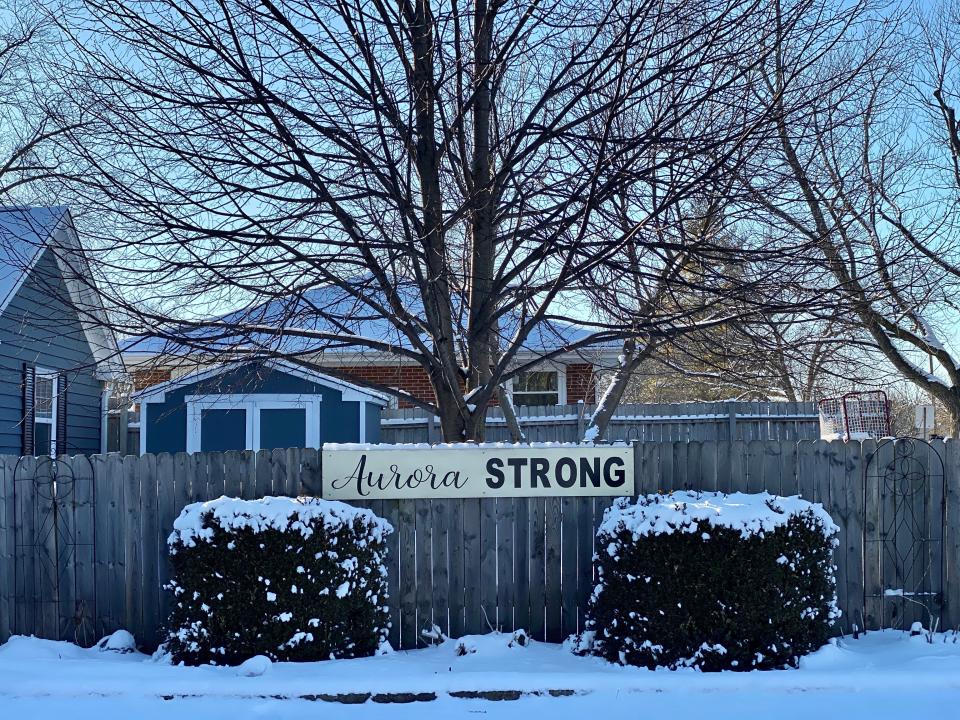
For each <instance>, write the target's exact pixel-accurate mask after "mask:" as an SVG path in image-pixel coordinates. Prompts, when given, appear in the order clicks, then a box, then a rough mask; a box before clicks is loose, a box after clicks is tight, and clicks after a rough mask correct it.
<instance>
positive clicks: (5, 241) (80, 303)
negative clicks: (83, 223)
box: [0, 206, 123, 379]
mask: <svg viewBox="0 0 960 720" xmlns="http://www.w3.org/2000/svg"><path fill="white" fill-rule="evenodd" d="M49 248H54V249H55V253H54V258H55V260H56V262H57V265H58V267H59V268H60V270H61V272H62V274H63V280H64V283H65V285H66V287H67V292H68V293H69V295H70V299H71V302H72V303H73V305H74V307H75V308H76V309H77V311H78V316H79V320H80V324H81V326H82V327H83V332H84V335H85V336H86V339H87V343H88V344H89V346H90V349H91V352H92V353H93V357H94V360H95V361H96V365H97V376H98V377H100V378H101V379H113V378H118V377H120V376H122V374H123V363H122V361H121V359H120V350H119V348H118V347H117V341H116V336H115V335H114V334H113V332H112V331H111V330H110V329H109V325H108V323H107V317H106V313H105V311H104V309H103V305H102V303H101V300H100V296H99V294H98V293H97V292H96V290H95V289H94V286H93V280H92V278H90V277H89V266H88V264H87V262H86V258H85V257H84V256H83V253H82V252H80V251H81V245H80V240H79V238H78V236H77V231H76V228H75V227H74V225H73V219H72V218H71V217H70V210H69V208H66V207H63V206H53V207H27V206H12V207H10V206H8V207H0V314H2V313H3V312H4V311H6V309H7V307H8V306H9V304H10V301H11V300H13V298H14V296H16V294H17V291H18V290H20V288H21V286H22V285H23V283H24V282H25V281H26V279H27V278H28V277H29V276H30V272H31V271H32V270H33V268H34V267H35V266H36V264H37V261H38V260H39V259H40V257H41V256H42V255H43V253H44V251H46V250H47V249H49ZM81 309H82V311H81Z"/></svg>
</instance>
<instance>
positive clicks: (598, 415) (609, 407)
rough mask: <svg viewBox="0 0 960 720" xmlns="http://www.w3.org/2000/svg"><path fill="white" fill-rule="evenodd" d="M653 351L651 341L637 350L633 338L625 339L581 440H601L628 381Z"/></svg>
mask: <svg viewBox="0 0 960 720" xmlns="http://www.w3.org/2000/svg"><path fill="white" fill-rule="evenodd" d="M652 351H653V345H652V343H646V344H645V345H644V346H643V347H642V348H640V349H639V350H638V349H637V341H636V339H635V338H630V339H629V340H625V341H624V343H623V353H622V354H621V355H620V364H619V366H618V367H617V371H616V373H615V374H614V376H613V380H612V381H611V382H610V385H609V386H608V387H607V389H606V391H605V392H604V393H603V397H602V398H600V402H599V403H597V409H596V410H594V411H593V415H591V416H590V422H589V423H588V424H587V429H586V430H585V431H584V433H583V442H594V443H595V442H597V441H599V440H603V439H604V437H605V436H606V434H607V426H608V425H609V424H610V418H612V417H613V413H614V411H615V410H616V409H617V407H619V405H620V400H621V399H622V398H623V393H624V391H626V389H627V385H628V384H629V383H630V378H631V377H632V376H633V373H634V371H635V370H636V369H637V368H638V367H639V366H640V364H641V363H642V362H643V361H644V360H646V359H647V358H648V357H650V353H651V352H652Z"/></svg>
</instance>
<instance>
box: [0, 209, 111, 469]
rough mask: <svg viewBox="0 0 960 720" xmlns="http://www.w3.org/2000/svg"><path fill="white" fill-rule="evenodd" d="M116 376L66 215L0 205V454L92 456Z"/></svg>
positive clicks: (102, 319)
mask: <svg viewBox="0 0 960 720" xmlns="http://www.w3.org/2000/svg"><path fill="white" fill-rule="evenodd" d="M122 377H123V366H122V363H121V362H120V357H119V350H118V348H117V343H116V339H115V337H114V335H113V333H112V332H111V331H110V330H109V328H108V325H107V323H106V316H105V313H104V309H103V306H102V305H101V301H100V296H99V294H98V293H97V291H96V288H95V285H94V283H93V278H92V277H91V274H90V268H89V266H88V264H87V258H86V257H85V256H84V254H83V252H82V248H81V245H80V241H79V238H78V237H77V231H76V228H75V227H74V223H73V219H72V218H71V216H70V212H69V211H68V210H67V208H64V207H6V208H0V453H4V454H14V455H56V454H64V453H67V454H71V455H72V454H80V453H83V454H87V453H98V452H101V451H102V450H103V443H104V439H105V433H106V431H105V425H104V418H105V415H104V413H103V412H102V408H103V406H104V403H105V402H106V397H107V394H108V393H109V391H110V388H111V387H112V384H113V383H114V382H116V381H118V380H120V379H121V378H122Z"/></svg>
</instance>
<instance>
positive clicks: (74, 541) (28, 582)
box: [11, 456, 97, 646]
mask: <svg viewBox="0 0 960 720" xmlns="http://www.w3.org/2000/svg"><path fill="white" fill-rule="evenodd" d="M84 461H86V462H85V465H84V467H83V468H81V467H78V463H80V464H81V465H82V464H83V463H84ZM89 465H90V462H89V460H87V459H86V458H83V457H82V456H78V457H77V458H72V459H71V460H70V461H67V460H66V459H64V460H58V459H54V458H49V457H40V458H32V457H24V458H20V459H19V461H18V462H17V464H16V465H15V467H14V470H13V492H14V508H15V515H14V518H15V520H14V587H13V613H12V617H11V625H12V629H13V632H15V633H23V634H36V635H38V636H39V637H43V638H47V639H58V640H70V641H72V642H77V643H78V644H81V645H84V646H89V645H91V644H93V642H94V641H95V640H96V639H97V638H96V637H95V636H94V627H93V614H92V608H89V607H87V602H86V601H84V600H79V599H78V598H79V597H84V594H82V593H79V594H78V592H77V589H78V585H79V586H81V587H83V586H86V585H91V586H92V584H93V577H92V574H93V572H94V563H93V550H94V539H93V536H92V532H89V534H88V531H87V529H86V527H84V528H83V529H82V530H79V532H78V523H77V519H78V515H82V513H83V512H84V510H86V511H88V512H92V507H93V502H92V500H93V470H92V467H90V468H89V471H88V472H84V471H83V470H84V469H86V466H89ZM83 525H86V524H85V523H83ZM78 576H79V577H78Z"/></svg>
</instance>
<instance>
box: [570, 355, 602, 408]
mask: <svg viewBox="0 0 960 720" xmlns="http://www.w3.org/2000/svg"><path fill="white" fill-rule="evenodd" d="M596 396H597V383H596V378H595V377H594V374H593V365H590V364H589V363H576V364H572V365H567V402H568V403H571V404H572V403H575V402H579V401H580V400H583V401H584V402H585V403H592V402H596Z"/></svg>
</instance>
